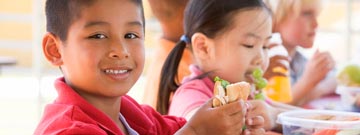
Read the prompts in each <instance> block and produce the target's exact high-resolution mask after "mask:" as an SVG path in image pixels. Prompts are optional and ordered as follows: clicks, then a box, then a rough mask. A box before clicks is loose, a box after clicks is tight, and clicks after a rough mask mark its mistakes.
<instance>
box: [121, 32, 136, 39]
mask: <svg viewBox="0 0 360 135" xmlns="http://www.w3.org/2000/svg"><path fill="white" fill-rule="evenodd" d="M124 38H126V39H134V38H138V36H137V35H135V34H134V33H128V34H125V36H124Z"/></svg>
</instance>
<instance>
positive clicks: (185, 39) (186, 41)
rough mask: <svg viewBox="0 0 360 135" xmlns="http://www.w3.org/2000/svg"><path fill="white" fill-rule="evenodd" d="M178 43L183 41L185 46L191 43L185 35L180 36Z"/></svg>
mask: <svg viewBox="0 0 360 135" xmlns="http://www.w3.org/2000/svg"><path fill="white" fill-rule="evenodd" d="M180 41H183V42H185V43H187V44H188V43H190V42H191V41H190V39H189V38H188V37H187V36H186V35H182V36H181V38H180Z"/></svg>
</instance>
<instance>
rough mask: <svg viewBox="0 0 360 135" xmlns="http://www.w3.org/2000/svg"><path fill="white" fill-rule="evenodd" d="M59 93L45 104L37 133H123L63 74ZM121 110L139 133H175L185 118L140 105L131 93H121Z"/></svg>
mask: <svg viewBox="0 0 360 135" xmlns="http://www.w3.org/2000/svg"><path fill="white" fill-rule="evenodd" d="M55 88H56V90H57V92H58V97H57V99H56V100H55V101H54V103H51V104H48V105H47V106H46V107H45V110H44V114H43V118H42V119H41V121H40V123H39V125H38V127H37V128H36V130H35V132H34V134H35V135H43V134H46V135H48V134H51V135H53V134H60V135H65V134H66V135H69V134H83V135H85V134H86V135H122V132H121V131H120V129H119V128H118V127H117V125H116V124H115V123H114V122H113V121H112V120H111V119H110V118H109V117H108V116H107V115H106V114H104V113H103V112H101V111H100V110H98V109H96V108H95V107H94V106H92V105H91V104H89V103H88V102H87V101H86V100H85V99H83V98H82V97H81V96H80V95H78V94H77V93H76V92H75V91H74V90H73V89H72V88H71V87H70V86H68V85H67V84H66V83H65V81H64V78H59V79H57V80H56V81H55ZM120 110H121V111H120V113H121V114H122V115H123V116H124V117H125V119H126V121H127V122H128V123H129V125H130V127H131V128H133V129H134V130H135V131H137V132H138V133H139V134H140V135H170V134H171V135H172V134H174V133H175V132H176V131H177V130H178V129H180V128H181V127H182V126H183V125H184V124H185V123H186V120H185V119H183V118H179V117H174V116H162V115H160V114H159V113H157V112H156V111H155V110H154V109H152V108H151V107H150V106H141V105H139V104H138V103H137V102H136V101H135V100H134V99H132V98H131V97H129V96H122V97H121V109H120Z"/></svg>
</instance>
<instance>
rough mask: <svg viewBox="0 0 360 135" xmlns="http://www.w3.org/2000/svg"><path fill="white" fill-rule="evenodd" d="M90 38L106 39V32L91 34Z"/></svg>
mask: <svg viewBox="0 0 360 135" xmlns="http://www.w3.org/2000/svg"><path fill="white" fill-rule="evenodd" d="M89 38H94V39H104V38H107V37H106V36H105V35H104V34H95V35H92V36H90V37H89Z"/></svg>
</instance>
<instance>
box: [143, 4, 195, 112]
mask: <svg viewBox="0 0 360 135" xmlns="http://www.w3.org/2000/svg"><path fill="white" fill-rule="evenodd" d="M148 1H149V4H150V7H151V10H152V12H153V14H154V15H155V17H156V18H157V19H158V21H159V23H160V26H161V29H162V36H161V38H160V39H159V40H158V43H157V46H156V47H155V52H154V53H153V54H154V56H152V57H151V58H152V62H150V66H149V68H148V72H147V74H146V86H145V89H146V90H145V91H144V96H143V97H144V98H143V103H145V104H149V105H150V106H152V107H154V108H156V102H157V95H158V91H159V90H158V89H159V83H160V81H159V80H160V72H161V67H162V66H163V65H164V62H165V59H166V57H167V56H168V54H169V53H170V51H171V50H172V49H173V48H174V47H175V45H176V42H177V41H178V40H179V39H180V37H181V35H182V34H183V33H184V30H183V18H184V15H183V13H184V9H185V6H186V4H187V2H188V0H148ZM191 63H192V58H191V52H190V50H189V49H185V50H184V55H183V56H182V59H181V62H180V65H179V69H178V76H177V80H180V81H181V80H182V79H183V77H184V76H187V75H189V74H190V71H189V68H188V67H189V65H190V64H191Z"/></svg>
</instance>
